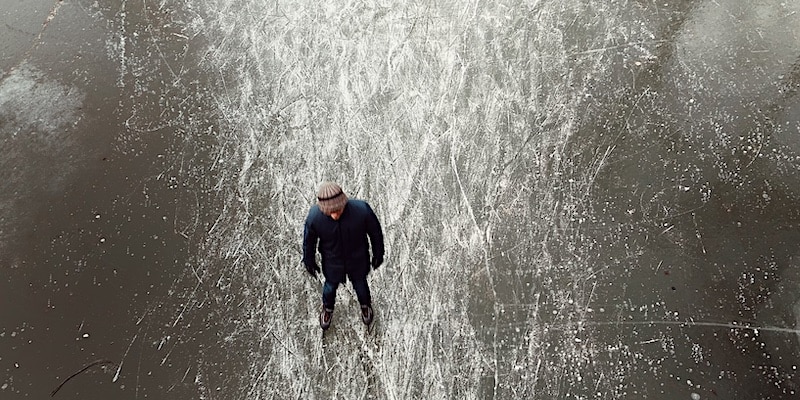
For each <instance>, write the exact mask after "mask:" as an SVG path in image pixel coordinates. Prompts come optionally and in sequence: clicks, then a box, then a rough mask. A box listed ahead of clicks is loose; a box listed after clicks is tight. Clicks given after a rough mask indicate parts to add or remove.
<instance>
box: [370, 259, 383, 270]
mask: <svg viewBox="0 0 800 400" xmlns="http://www.w3.org/2000/svg"><path fill="white" fill-rule="evenodd" d="M381 264H383V257H372V269H378V267H380V266H381Z"/></svg>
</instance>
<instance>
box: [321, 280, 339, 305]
mask: <svg viewBox="0 0 800 400" xmlns="http://www.w3.org/2000/svg"><path fill="white" fill-rule="evenodd" d="M338 287H339V282H332V281H329V280H327V279H326V280H325V285H323V286H322V305H323V306H324V307H325V308H327V309H329V310H333V307H334V306H335V305H336V289H337V288H338Z"/></svg>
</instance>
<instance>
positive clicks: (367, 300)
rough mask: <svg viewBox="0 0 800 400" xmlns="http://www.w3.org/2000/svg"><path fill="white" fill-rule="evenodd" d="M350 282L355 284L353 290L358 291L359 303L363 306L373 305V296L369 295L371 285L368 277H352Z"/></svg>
mask: <svg viewBox="0 0 800 400" xmlns="http://www.w3.org/2000/svg"><path fill="white" fill-rule="evenodd" d="M350 281H351V282H353V290H355V291H356V297H358V303H359V304H361V305H369V304H372V296H371V295H370V293H369V285H368V284H367V276H366V275H364V276H363V277H359V278H353V277H352V276H350Z"/></svg>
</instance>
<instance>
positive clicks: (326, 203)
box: [317, 182, 347, 214]
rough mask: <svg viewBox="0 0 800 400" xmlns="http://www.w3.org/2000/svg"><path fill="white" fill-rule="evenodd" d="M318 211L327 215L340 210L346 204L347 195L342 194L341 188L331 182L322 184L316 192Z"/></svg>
mask: <svg viewBox="0 0 800 400" xmlns="http://www.w3.org/2000/svg"><path fill="white" fill-rule="evenodd" d="M317 200H318V201H319V203H318V204H319V209H320V210H322V212H323V213H325V214H329V213H330V212H332V211H336V210H341V209H343V208H344V205H345V204H347V195H346V194H344V191H343V190H342V188H341V186H339V185H337V184H336V183H333V182H323V183H322V185H320V186H319V190H318V191H317Z"/></svg>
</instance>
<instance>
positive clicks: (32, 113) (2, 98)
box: [0, 64, 84, 145]
mask: <svg viewBox="0 0 800 400" xmlns="http://www.w3.org/2000/svg"><path fill="white" fill-rule="evenodd" d="M83 98H84V95H83V93H81V92H80V91H79V90H78V89H76V88H74V87H70V86H67V85H64V84H61V83H60V82H58V81H55V80H52V79H48V78H47V77H46V76H45V74H44V73H43V72H41V71H40V70H38V69H36V68H35V67H33V66H31V65H29V64H22V65H20V67H19V68H18V69H17V70H15V71H14V72H13V73H12V74H11V75H9V76H8V77H7V78H5V79H4V80H3V81H2V82H0V132H2V135H3V136H6V135H11V136H16V135H20V134H31V135H35V136H36V137H37V138H38V139H39V140H44V141H46V142H56V143H50V144H56V145H58V142H60V141H61V140H63V138H64V136H65V133H66V131H67V129H68V128H69V127H72V126H74V125H75V124H76V123H77V122H78V121H79V120H80V114H79V110H80V108H81V104H82V103H83ZM3 139H8V137H7V136H6V137H4V138H3ZM42 144H44V143H42Z"/></svg>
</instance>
